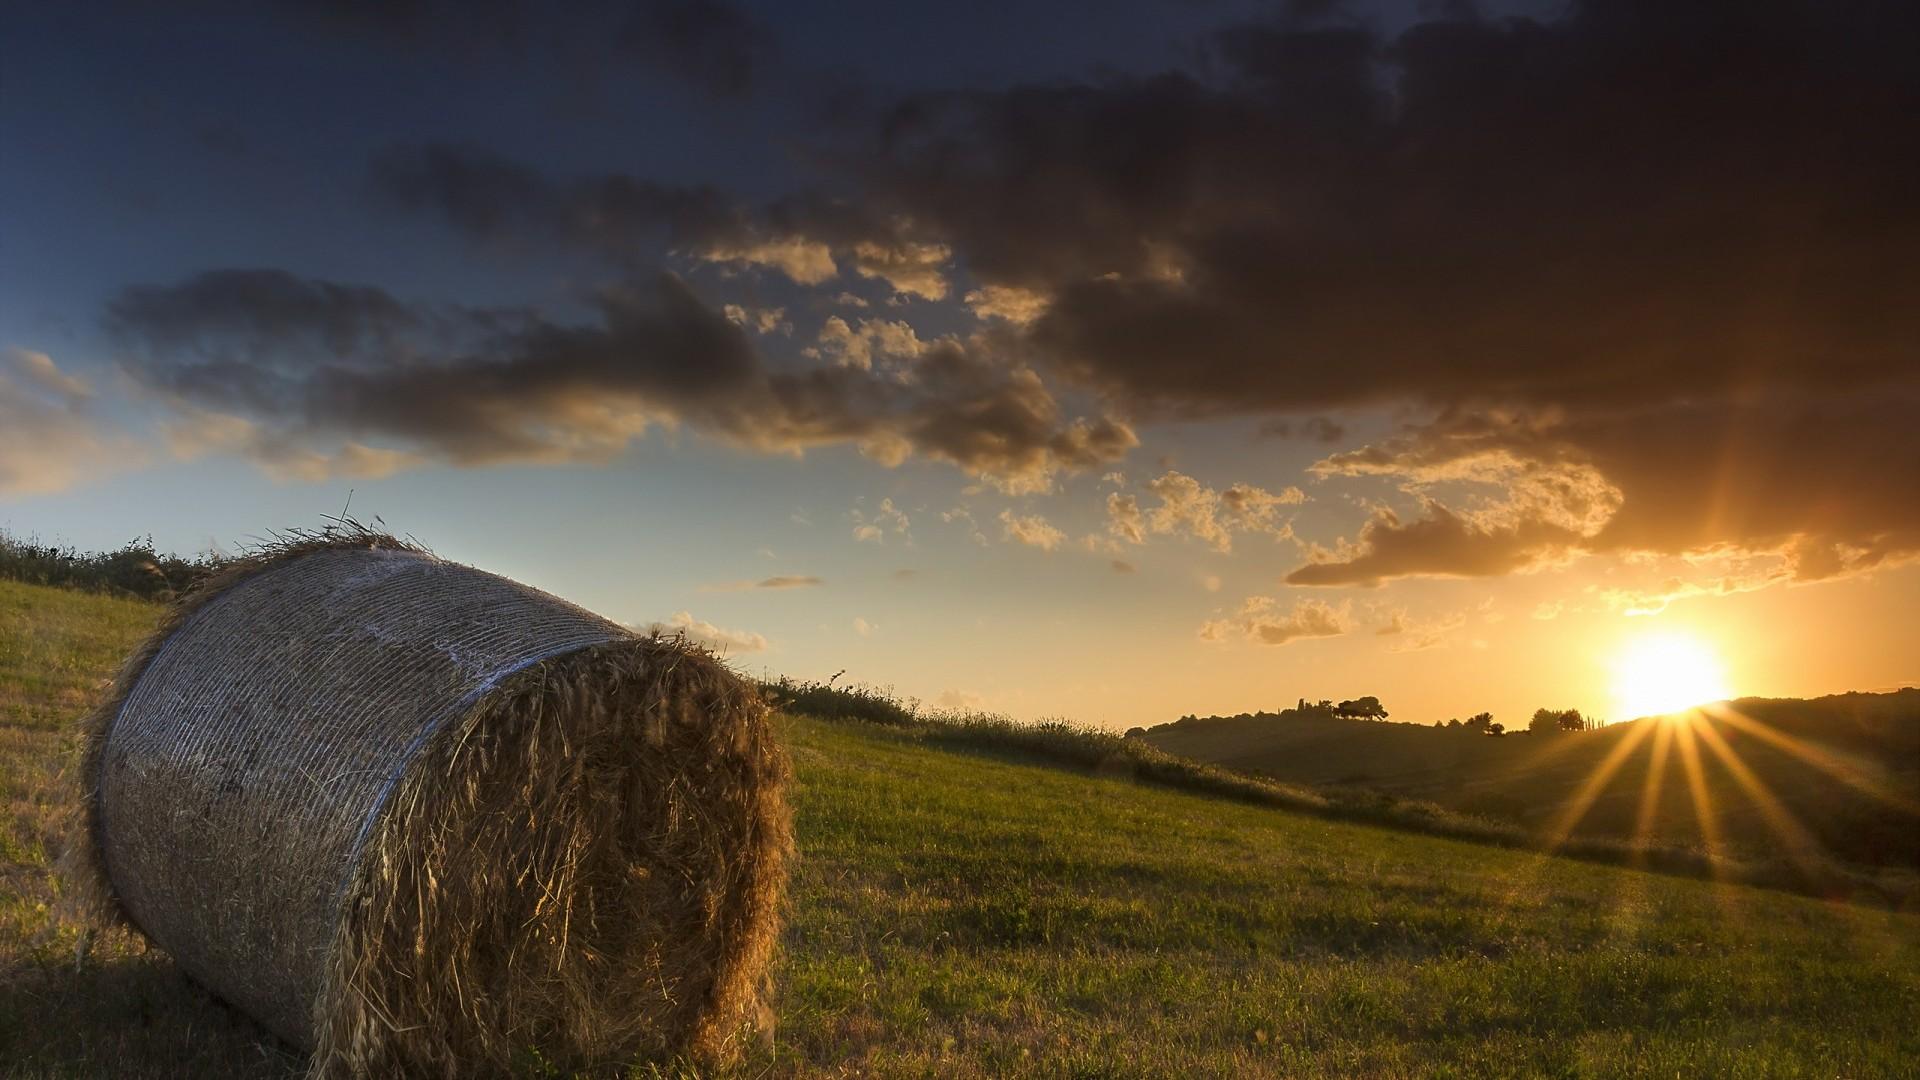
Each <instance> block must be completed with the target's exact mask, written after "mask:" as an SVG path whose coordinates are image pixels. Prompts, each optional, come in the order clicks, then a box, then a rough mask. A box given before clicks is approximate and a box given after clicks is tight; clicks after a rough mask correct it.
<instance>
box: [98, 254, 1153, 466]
mask: <svg viewBox="0 0 1920 1080" xmlns="http://www.w3.org/2000/svg"><path fill="white" fill-rule="evenodd" d="M593 307H594V310H595V314H596V316H597V321H594V322H589V323H584V324H570V323H560V322H555V321H552V320H549V319H547V318H545V317H542V316H540V315H537V314H533V313H529V312H519V313H498V312H486V311H475V310H470V309H455V308H446V309H427V308H422V307H415V306H410V305H408V304H406V303H404V302H402V301H399V300H397V299H396V298H394V297H392V296H391V295H389V294H387V293H386V292H384V291H382V290H380V289H376V288H371V287H366V286H351V285H341V284H336V283H331V282H323V281H312V280H307V279H302V278H297V277H294V276H292V275H289V274H286V273H285V272H283V271H278V270H249V271H215V272H212V273H208V274H203V275H200V276H199V277H195V278H191V279H189V280H187V281H185V282H182V283H180V284H178V285H173V286H141V287H135V288H131V289H128V290H126V291H125V292H123V293H122V294H121V295H120V296H119V297H117V298H116V299H115V300H114V301H113V302H112V303H111V304H110V306H109V326H110V327H111V329H112V330H113V332H114V333H115V335H116V337H117V338H118V340H119V341H121V342H122V344H123V345H124V346H125V358H126V362H127V364H128V367H129V370H130V373H131V374H132V375H133V376H134V377H135V378H136V379H137V380H139V381H140V382H141V383H142V384H144V385H145V386H146V387H148V388H149V389H150V390H151V391H152V392H154V393H155V394H157V395H159V396H161V397H163V398H165V399H166V400H169V401H171V402H174V403H175V404H176V405H179V406H181V407H182V408H183V410H190V411H191V412H192V414H193V415H194V417H195V418H196V419H197V420H199V421H202V422H206V423H212V424H214V425H215V426H224V427H226V428H231V427H232V425H233V424H235V423H245V424H247V425H249V427H248V428H247V430H248V431H250V432H253V433H255V434H256V435H257V434H259V433H262V432H264V433H266V434H267V435H268V436H270V438H269V439H268V440H267V441H268V442H269V443H270V444H271V445H272V446H273V447H274V448H275V452H276V453H279V452H282V451H283V450H284V448H285V447H286V446H287V445H289V444H324V445H334V444H338V443H339V442H340V441H341V440H347V443H346V445H347V446H348V447H358V448H359V451H364V450H366V449H367V446H368V445H378V446H380V447H382V448H383V452H386V453H396V454H406V455H409V457H408V458H407V461H408V463H411V462H412V461H413V460H416V459H420V458H424V459H428V460H444V461H448V462H452V463H455V464H461V465H479V464H486V463H491V462H502V461H533V462H555V461H577V460H588V461H593V460H605V459H607V458H609V457H611V456H612V455H614V454H616V453H618V452H619V451H620V450H621V449H622V448H624V447H625V446H626V445H627V443H628V442H629V441H630V440H632V439H633V438H636V437H638V436H639V435H641V434H642V433H644V432H645V431H646V430H647V429H648V428H649V427H652V426H655V425H668V426H673V425H684V426H686V427H689V428H692V429H694V430H696V431H698V432H700V433H703V434H706V435H709V436H711V437H714V438H717V439H721V440H723V441H725V442H728V443H731V444H734V445H737V446H742V447H746V448H750V449H754V450H759V451H764V452H782V453H792V452H799V451H803V450H805V449H807V448H811V447H818V446H826V445H832V444H853V445H856V446H858V447H859V448H860V449H861V451H862V452H863V453H866V454H867V455H869V456H871V457H873V458H875V459H877V460H880V461H883V462H885V463H887V464H897V463H899V462H901V461H903V460H905V459H906V458H907V457H909V456H914V455H918V456H923V457H928V458H932V459H935V460H940V461H946V462H950V463H952V464H954V465H956V466H958V467H960V468H962V469H964V470H966V471H968V472H971V473H977V474H980V475H983V476H985V477H987V478H988V479H990V480H991V481H993V482H995V483H997V484H999V485H1000V486H1002V487H1004V488H1006V489H1008V490H1012V491H1032V490H1043V489H1045V488H1046V487H1048V486H1050V485H1051V482H1052V477H1053V476H1054V474H1055V473H1056V472H1057V471H1059V470H1062V469H1080V468H1088V467H1093V466H1095V465H1099V464H1103V463H1106V462H1108V461H1111V460H1114V459H1115V458H1116V457H1118V456H1119V455H1121V454H1123V453H1124V452H1125V451H1126V450H1127V449H1128V448H1130V447H1131V446H1133V445H1134V443H1135V439H1134V437H1133V434H1132V432H1131V431H1129V430H1128V429H1127V428H1126V427H1125V426H1124V425H1123V424H1120V423H1119V422H1117V421H1115V420H1112V419H1108V418H1097V419H1092V420H1086V419H1069V418H1067V417H1066V416H1064V415H1063V413H1062V410H1061V408H1060V406H1059V403H1058V402H1057V401H1056V400H1055V399H1054V397H1053V396H1052V395H1051V394H1050V393H1049V392H1048V390H1047V389H1046V387H1045V386H1044V385H1043V384H1042V383H1041V382H1040V380H1039V378H1038V377H1037V376H1036V375H1034V373H1033V372H1031V371H1029V370H1027V369H1025V368H1022V367H1019V366H1017V365H1009V364H1007V363H1005V362H1002V361H1001V360H999V359H998V358H997V357H995V356H993V355H991V354H990V353H989V352H987V351H986V350H985V349H984V348H981V347H976V346H970V345H965V344H962V343H960V342H957V341H954V340H951V339H948V340H943V341H941V342H939V343H937V344H935V345H932V346H930V347H928V348H927V350H926V351H925V352H924V353H923V354H922V355H921V356H920V357H919V358H918V360H917V361H916V362H915V364H914V366H913V367H912V368H911V369H910V371H909V372H907V377H906V378H900V377H896V376H883V375H880V374H876V373H874V372H869V371H863V370H860V369H857V368H852V367H844V366H832V367H809V368H801V369H794V370H785V369H775V368H773V367H771V366H770V365H768V364H767V363H766V362H765V361H764V359H763V358H762V357H761V356H760V355H759V354H758V352H756V350H755V349H754V346H753V344H752V343H751V341H750V340H749V339H748V338H747V336H746V334H745V333H744V332H743V331H742V330H741V328H740V327H738V326H736V325H734V324H733V323H732V322H731V321H729V320H728V319H727V318H726V317H725V315H724V314H722V313H721V312H718V311H715V310H713V309H711V308H709V307H707V306H706V305H705V304H704V303H703V302H702V301H700V300H699V299H698V298H697V297H696V296H694V295H693V293H692V292H690V291H689V290H688V289H687V287H686V286H685V285H684V284H682V283H681V282H680V281H679V280H678V279H676V278H673V277H670V276H662V277H658V278H655V279H653V280H651V281H649V282H647V283H644V284H622V285H619V286H615V287H610V288H607V289H603V290H601V291H600V292H599V293H597V294H596V295H595V296H594V297H593ZM358 440H368V441H369V443H368V444H362V443H360V442H359V441H358ZM359 451H356V452H359Z"/></svg>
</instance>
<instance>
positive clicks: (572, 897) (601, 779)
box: [70, 532, 791, 1075]
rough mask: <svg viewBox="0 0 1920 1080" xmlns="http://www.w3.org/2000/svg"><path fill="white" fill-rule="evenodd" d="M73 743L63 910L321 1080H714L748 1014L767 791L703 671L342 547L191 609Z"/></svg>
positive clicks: (748, 702)
mask: <svg viewBox="0 0 1920 1080" xmlns="http://www.w3.org/2000/svg"><path fill="white" fill-rule="evenodd" d="M90 733H91V735H92V738H91V739H90V740H89V750H88V753H87V759H86V761H85V763H84V769H85V772H84V775H85V777H86V780H85V784H86V788H87V791H86V827H85V828H84V829H81V830H79V833H80V835H79V836H78V837H77V838H76V840H77V843H76V845H75V849H74V851H73V853H72V857H71V860H70V869H73V870H75V871H76V874H75V876H76V877H77V878H78V880H77V882H76V884H77V885H78V886H79V887H80V889H79V894H80V895H81V896H82V897H83V899H85V900H87V901H89V902H90V903H91V904H92V906H93V907H94V909H95V911H96V912H97V913H98V914H101V915H103V916H106V917H108V918H124V919H125V920H126V921H127V922H130V923H131V924H132V925H133V926H134V927H135V928H136V929H137V930H139V931H140V932H142V933H144V934H145V935H146V936H147V937H148V938H149V939H151V940H152V941H153V942H155V943H157V944H158V945H160V946H161V947H163V948H165V949H166V950H167V951H168V952H169V953H171V954H172V955H173V957H174V958H175V960H177V961H178V963H179V965H180V967H181V968H182V969H183V970H184V971H186V973H187V974H189V975H190V976H192V977H193V978H194V979H196V980H197V981H199V982H200V983H201V984H203V985H205V986H206V987H208V988H209V989H210V990H212V991H213V992H214V993H215V994H217V995H218V996H220V997H222V998H224V999H225V1000H227V1001H228V1002H230V1003H232V1004H233V1005H235V1006H238V1007H239V1008H240V1009H242V1010H244V1011H245V1012H247V1013H248V1014H250V1015H252V1016H253V1017H255V1018H256V1019H258V1020H259V1021H260V1022H261V1023H262V1024H264V1025H265V1026H267V1027H268V1028H270V1029H271V1030H273V1031H274V1032H276V1033H277V1034H279V1035H280V1036H281V1037H282V1038H284V1039H285V1040H286V1041H288V1042H289V1043H292V1044H294V1045H295V1046H298V1047H300V1048H301V1049H303V1050H305V1051H310V1052H311V1053H312V1054H313V1058H312V1062H313V1064H312V1072H313V1074H314V1075H344V1074H356V1075H364V1074H374V1075H398V1074H401V1073H406V1074H427V1075H472V1074H486V1073H495V1072H503V1071H512V1070H518V1069H520V1068H522V1067H524V1066H526V1065H527V1064H529V1063H530V1062H533V1061H544V1062H545V1063H546V1064H548V1065H551V1066H557V1067H559V1068H561V1069H563V1070H574V1069H594V1068H596V1067H599V1066H603V1065H607V1064H610V1063H615V1062H619V1061H622V1060H630V1059H633V1058H637V1057H659V1056H663V1055H671V1054H680V1053H685V1054H689V1055H692V1056H694V1057H696V1058H707V1059H713V1058H724V1057H726V1056H728V1055H729V1054H730V1053H731V1051H732V1049H733V1047H734V1045H735V1044H736V1043H737V1041H738V1040H739V1038H740V1037H742V1036H743V1035H744V1034H745V1033H746V1032H747V1031H748V1030H749V1029H750V1028H751V1027H752V1026H753V1025H754V1023H756V1022H757V1021H758V1019H759V1017H761V1016H762V1015H764V1006H763V1004H762V997H761V995H762V993H763V991H764V989H765V976H766V971H767V967H768V962H769V959H770V954H771V951H772V948H773V943H774V938H775V936H776V933H777V930H778V922H779V908H780V902H781V896H782V892H783V890H784V887H785V881H786V861H787V855H788V851H789V849H790V846H791V839H790V836H791V834H790V829H789V819H788V813H787V808H786V804H785V800H784V793H783V789H784V785H785V778H786V762H785V758H784V756H783V754H782V752H781V750H780V749H779V747H778V746H777V745H776V743H775V741H774V739H773V737H772V734H771V732H770V730H769V727H768V723H767V718H766V711H765V707H764V706H763V705H762V703H761V701H760V699H759V696H758V695H757V693H756V692H755V691H754V689H753V688H751V687H749V686H747V685H745V684H744V683H742V682H741V681H740V680H739V679H738V678H737V677H735V676H734V675H733V674H732V673H731V672H729V671H727V670H726V668H725V667H724V666H722V665H721V664H720V663H719V662H718V661H716V660H715V659H713V658H712V657H711V656H709V655H708V654H706V653H705V652H704V651H702V650H699V649H697V648H695V647H692V646H689V645H686V644H685V643H683V642H680V641H677V640H673V639H663V638H658V637H642V636H638V635H636V634H634V633H633V632H631V631H629V630H627V629H625V628H622V627H620V626H618V625H616V624H614V623H611V622H608V621H607V620H605V619H602V618H600V617H599V616H596V615H593V614H591V613H589V612H587V611H584V610H581V609H580V608H577V607H574V606H573V605H571V604H568V603H565V602H564V601H561V600H559V599H556V598H555V597H552V596H549V595H547V594H545V593H542V592H538V591H536V590H533V589H530V588H527V587H525V586H522V585H518V584H516V583H514V582H511V581H508V580H506V579H504V578H499V577H495V576H493V575H491V574H486V573H483V572H481V571H478V570H474V569H471V568H469V567H464V566H459V565H455V564H453V563H449V562H445V561H442V560H440V559H437V558H435V557H433V556H432V555H429V554H427V553H425V552H422V551H419V550H416V549H414V548H411V547H408V546H406V545H403V544H400V543H398V542H396V541H393V540H392V539H391V538H388V537H383V536H375V535H371V534H366V533H360V532H352V533H344V534H343V533H340V532H335V533H330V534H328V535H327V536H324V537H320V538H315V539H307V540H303V541H300V542H296V543H292V544H288V545H283V546H282V547H280V548H277V549H275V550H274V551H271V552H268V553H263V554H262V555H260V556H257V557H255V558H253V559H250V560H247V561H246V562H244V563H242V564H239V565H236V566H235V567H234V568H232V569H231V570H229V571H228V572H226V573H224V574H222V575H221V576H220V577H218V578H217V579H215V580H212V581H209V582H208V583H207V584H206V585H205V586H204V587H203V588H202V589H201V590H199V591H198V592H196V593H195V594H194V595H193V596H191V597H189V598H188V600H187V601H185V602H184V603H182V604H181V605H180V606H179V607H177V608H176V609H175V611H174V612H173V613H172V616H171V617H170V618H168V619H167V620H166V622H165V625H163V626H162V627H161V628H160V630H159V631H158V632H156V634H155V635H154V636H153V638H152V639H150V640H149V641H148V642H147V644H146V645H145V646H144V647H143V648H142V649H141V650H139V651H138V652H137V653H136V654H135V655H134V656H133V658H132V659H130V660H129V661H128V663H127V666H126V669H125V670H124V671H123V672H122V673H121V675H120V678H119V680H118V681H117V682H116V683H115V685H114V687H113V690H112V692H111V693H110V694H109V696H108V700H107V701H106V702H105V703H104V704H103V705H102V706H101V708H100V709H99V710H98V712H97V714H96V716H95V719H94V722H93V725H92V727H91V730H90ZM536 1054H537V1055H538V1056H537V1057H536V1056H535V1055H536Z"/></svg>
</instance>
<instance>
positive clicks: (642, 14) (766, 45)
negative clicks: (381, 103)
mask: <svg viewBox="0 0 1920 1080" xmlns="http://www.w3.org/2000/svg"><path fill="white" fill-rule="evenodd" d="M226 6H229V7H232V8H234V9H235V10H240V11H244V10H248V9H247V8H246V7H245V6H244V5H240V4H236V3H228V4H227V5H226ZM261 6H264V7H266V8H268V9H271V10H274V11H276V12H277V13H278V14H279V15H281V16H282V17H287V18H293V19H296V20H299V21H300V22H303V23H305V24H306V25H309V26H315V27H319V28H321V29H323V30H327V31H331V32H334V33H336V34H338V35H340V36H342V37H345V38H348V39H351V40H354V41H358V42H366V43H372V44H377V45H381V46H385V47H389V48H397V49H406V50H416V51H433V52H441V53H452V54H454V55H457V56H463V57H468V58H475V57H479V58H485V57H488V56H489V55H493V56H499V55H506V56H525V55H531V54H536V53H538V54H545V55H547V56H549V57H551V58H554V59H557V60H558V61H560V62H561V63H564V64H568V65H570V66H573V67H575V68H582V67H584V68H587V69H590V70H598V69H601V68H604V67H609V66H613V65H617V64H620V63H635V62H637V63H640V64H644V65H646V66H648V67H650V68H654V69H656V70H659V71H662V72H665V73H666V74H668V75H671V76H673V77H674V78H677V79H680V80H682V81H684V82H686V83H687V84H689V85H691V86H693V87H695V88H697V89H699V90H701V91H702V92H704V93H707V94H710V95H713V96H715V97H721V98H732V97H739V96H741V95H743V94H745V93H747V92H748V91H749V90H751V89H752V88H753V86H754V84H755V82H756V80H757V79H758V77H759V76H760V75H761V73H762V72H763V70H764V69H765V68H766V67H767V66H768V65H769V64H771V63H773V62H774V61H775V60H776V59H777V57H778V52H779V50H778V44H777V42H776V41H775V39H774V37H773V35H772V34H771V33H770V32H769V31H768V30H767V28H766V27H764V26H763V25H761V23H760V22H759V21H758V20H756V19H754V18H753V17H751V16H749V15H748V14H746V13H745V12H743V11H741V10H740V9H739V8H737V7H735V6H734V5H732V4H729V3H725V2H724V0H574V2H571V3H569V4H567V5H566V7H565V8H564V9H555V8H553V7H551V6H549V5H542V4H537V3H532V2H530V0H271V2H269V3H267V4H265V5H261ZM256 10H257V9H256Z"/></svg>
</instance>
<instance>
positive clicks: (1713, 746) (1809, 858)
mask: <svg viewBox="0 0 1920 1080" xmlns="http://www.w3.org/2000/svg"><path fill="white" fill-rule="evenodd" d="M1693 730H1694V732H1695V734H1697V735H1699V737H1700V741H1701V742H1702V743H1705V744H1706V747H1707V749H1708V750H1711V751H1712V752H1713V755H1714V756H1715V757H1717V758H1719V759H1720V764H1721V765H1723V766H1724V767H1725V768H1726V770H1727V772H1728V773H1729V774H1731V775H1732V776H1733V779H1734V782H1735V783H1737V784H1739V785H1740V787H1741V788H1743V789H1744V790H1745V791H1746V793H1747V797H1748V798H1749V799H1751V800H1752V802H1753V805H1754V807H1755V809H1757V810H1759V811H1760V816H1761V817H1762V818H1764V819H1765V820H1766V822H1767V827H1768V828H1770V829H1772V830H1773V832H1774V834H1775V835H1776V836H1778V837H1779V838H1780V841H1781V843H1782V844H1784V845H1785V846H1786V853H1787V857H1788V858H1789V859H1791V860H1793V862H1794V864H1795V865H1797V866H1799V867H1800V868H1801V869H1802V870H1805V871H1808V872H1814V871H1817V870H1819V869H1820V868H1821V867H1823V866H1824V865H1825V864H1826V862H1827V857H1826V849H1825V847H1824V846H1823V845H1822V844H1821V843H1820V841H1819V840H1818V839H1817V838H1816V837H1815V836H1814V835H1813V833H1812V832H1811V831H1809V830H1808V829H1807V827H1806V826H1805V825H1802V824H1801V823H1800V819H1799V818H1796V817H1794V816H1793V812H1792V811H1791V810H1788V809H1787V806H1786V804H1785V803H1783V802H1781V801H1780V798H1779V796H1777V795H1775V794H1774V793H1773V789H1772V788H1770V787H1768V786H1767V783H1766V781H1764V780H1762V779H1760V777H1759V775H1758V774H1756V773H1755V772H1754V771H1753V769H1752V768H1751V767H1749V766H1748V765H1747V763H1746V762H1744V761H1742V760H1740V755H1739V754H1738V753H1736V752H1735V751H1734V749H1733V747H1732V746H1731V745H1729V744H1728V743H1727V740H1726V737H1725V736H1723V735H1721V734H1720V733H1719V732H1718V731H1716V730H1714V727H1713V724H1712V723H1711V722H1705V723H1700V724H1696V725H1694V729H1693Z"/></svg>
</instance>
